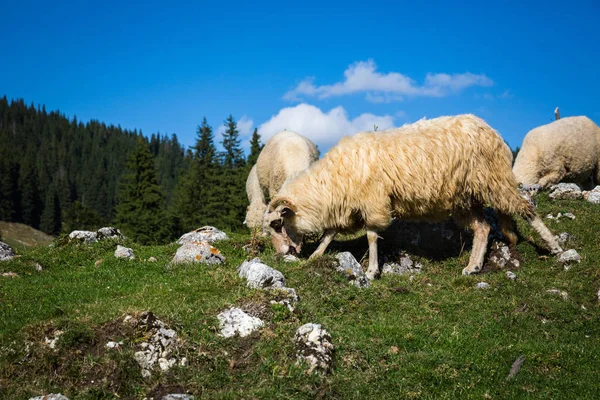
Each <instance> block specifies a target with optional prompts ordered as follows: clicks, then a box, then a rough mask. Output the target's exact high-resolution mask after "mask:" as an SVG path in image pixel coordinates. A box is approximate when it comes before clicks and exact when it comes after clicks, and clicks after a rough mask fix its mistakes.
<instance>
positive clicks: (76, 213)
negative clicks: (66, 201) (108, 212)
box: [61, 201, 101, 233]
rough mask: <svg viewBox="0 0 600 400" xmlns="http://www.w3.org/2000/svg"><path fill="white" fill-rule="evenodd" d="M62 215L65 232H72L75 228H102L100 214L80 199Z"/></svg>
mask: <svg viewBox="0 0 600 400" xmlns="http://www.w3.org/2000/svg"><path fill="white" fill-rule="evenodd" d="M61 217H62V218H61V220H62V229H61V231H62V232H64V233H70V232H72V231H74V230H89V231H95V230H97V229H99V228H101V226H100V225H101V222H100V221H101V218H100V215H98V214H97V213H96V212H95V211H94V210H92V209H90V208H88V207H86V206H84V205H83V204H82V203H81V202H79V201H75V202H73V204H72V205H71V206H70V207H69V208H67V209H66V211H65V212H64V215H61Z"/></svg>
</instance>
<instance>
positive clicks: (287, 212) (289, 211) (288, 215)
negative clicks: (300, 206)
mask: <svg viewBox="0 0 600 400" xmlns="http://www.w3.org/2000/svg"><path fill="white" fill-rule="evenodd" d="M294 215H296V213H295V212H294V210H292V209H291V208H289V207H283V209H282V210H281V216H282V217H283V218H291V217H293V216H294Z"/></svg>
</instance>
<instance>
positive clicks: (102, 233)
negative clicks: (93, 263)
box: [96, 226, 125, 240]
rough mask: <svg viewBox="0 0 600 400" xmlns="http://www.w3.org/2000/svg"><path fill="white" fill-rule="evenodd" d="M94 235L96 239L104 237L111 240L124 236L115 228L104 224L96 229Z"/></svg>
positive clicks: (120, 238)
mask: <svg viewBox="0 0 600 400" xmlns="http://www.w3.org/2000/svg"><path fill="white" fill-rule="evenodd" d="M96 237H97V238H98V240H104V239H112V240H123V239H125V236H123V235H122V234H121V231H119V230H118V229H117V228H113V227H112V226H106V227H104V228H100V229H98V230H97V231H96Z"/></svg>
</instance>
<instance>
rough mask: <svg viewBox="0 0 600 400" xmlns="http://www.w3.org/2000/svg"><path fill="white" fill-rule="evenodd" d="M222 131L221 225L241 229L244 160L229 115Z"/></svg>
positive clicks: (244, 205)
mask: <svg viewBox="0 0 600 400" xmlns="http://www.w3.org/2000/svg"><path fill="white" fill-rule="evenodd" d="M224 125H225V127H226V130H225V132H224V133H223V141H222V142H221V144H222V145H223V149H224V151H223V152H222V153H221V166H222V168H221V169H220V171H219V172H220V174H219V183H220V184H219V185H218V186H217V189H218V194H217V197H218V198H219V199H222V207H221V209H220V213H219V217H220V218H219V220H220V224H221V226H224V227H226V228H228V229H230V230H241V229H243V224H242V223H243V221H244V217H245V215H246V205H247V204H246V203H247V200H246V191H245V185H246V177H247V170H246V162H245V159H244V152H243V150H242V148H241V146H240V139H239V130H238V129H237V123H236V122H235V120H234V119H233V117H232V116H231V115H229V117H228V118H227V119H226V120H225V122H224Z"/></svg>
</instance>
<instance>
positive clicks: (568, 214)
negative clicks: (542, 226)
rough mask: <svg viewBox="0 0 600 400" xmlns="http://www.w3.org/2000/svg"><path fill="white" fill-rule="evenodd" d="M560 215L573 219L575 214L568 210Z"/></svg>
mask: <svg viewBox="0 0 600 400" xmlns="http://www.w3.org/2000/svg"><path fill="white" fill-rule="evenodd" d="M562 216H563V217H567V218H569V219H575V218H576V217H575V214H573V213H570V212H567V213H564V214H563V215H562Z"/></svg>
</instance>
